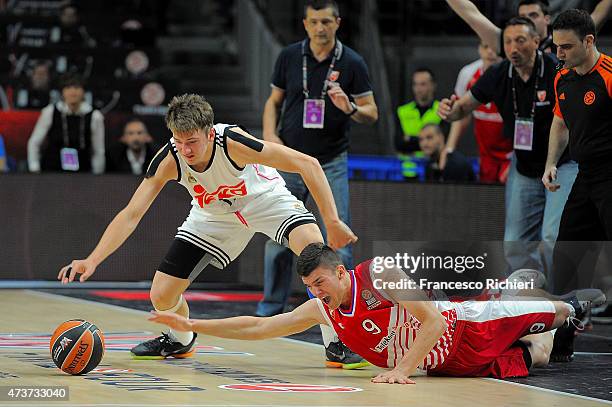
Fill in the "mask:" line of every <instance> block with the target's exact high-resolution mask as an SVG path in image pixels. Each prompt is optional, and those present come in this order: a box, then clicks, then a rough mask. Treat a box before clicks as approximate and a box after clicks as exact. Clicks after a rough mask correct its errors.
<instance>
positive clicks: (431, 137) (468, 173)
mask: <svg viewBox="0 0 612 407" xmlns="http://www.w3.org/2000/svg"><path fill="white" fill-rule="evenodd" d="M419 147H420V148H421V151H423V154H424V155H425V157H427V158H429V161H428V163H427V165H426V167H425V180H426V181H437V182H474V181H476V175H475V174H474V170H473V169H472V165H471V164H470V161H469V160H468V159H467V158H466V157H465V156H464V155H463V154H461V153H460V152H459V151H453V152H451V153H448V154H447V159H446V166H445V167H444V168H440V166H439V165H438V161H439V159H440V154H441V153H442V151H444V149H445V148H446V145H445V142H444V133H443V132H442V129H441V128H440V126H438V125H437V124H432V123H429V124H426V125H425V126H423V128H422V129H421V131H420V132H419Z"/></svg>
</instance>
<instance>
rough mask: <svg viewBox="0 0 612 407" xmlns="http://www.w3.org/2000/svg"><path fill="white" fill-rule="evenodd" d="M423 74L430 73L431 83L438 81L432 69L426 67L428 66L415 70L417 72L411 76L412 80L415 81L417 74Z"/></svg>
mask: <svg viewBox="0 0 612 407" xmlns="http://www.w3.org/2000/svg"><path fill="white" fill-rule="evenodd" d="M421 72H426V73H428V74H429V76H431V81H432V82H435V81H436V75H434V73H433V71H432V70H431V69H430V68H428V67H426V66H420V67H418V68H417V69H415V70H414V71H413V72H412V76H411V77H410V78H412V79H414V75H416V74H417V73H421Z"/></svg>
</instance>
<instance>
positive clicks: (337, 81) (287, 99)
mask: <svg viewBox="0 0 612 407" xmlns="http://www.w3.org/2000/svg"><path fill="white" fill-rule="evenodd" d="M303 23H304V28H305V30H306V32H307V34H308V38H306V39H304V40H302V41H300V42H297V43H294V44H291V45H289V46H287V47H286V48H285V49H283V50H282V51H281V53H280V55H279V56H278V59H277V60H276V65H275V67H274V74H273V76H272V84H271V85H272V92H271V94H270V97H269V98H268V100H267V101H266V104H265V107H264V113H263V137H264V140H266V141H271V142H275V143H280V144H284V145H286V146H288V147H291V148H293V149H294V150H298V151H300V152H302V153H306V154H308V155H310V156H313V157H315V158H316V159H318V160H319V162H320V163H321V166H322V167H323V170H324V171H325V175H326V177H327V180H328V182H329V184H330V187H331V189H332V192H333V195H334V200H335V202H336V207H337V208H338V215H339V217H340V219H341V220H342V221H343V222H344V223H346V224H347V225H350V210H349V189H348V167H347V153H346V152H347V149H348V145H349V139H348V132H349V128H350V125H351V123H352V122H358V123H366V124H372V123H374V122H376V120H377V119H378V110H377V107H376V103H375V102H374V96H373V92H372V86H371V85H370V79H369V77H368V69H367V66H366V64H365V61H364V60H363V58H362V57H361V56H360V55H359V54H357V52H355V51H354V50H352V49H351V48H349V47H347V46H346V45H344V44H342V43H341V42H340V41H339V40H338V39H337V38H336V31H337V30H338V28H339V26H340V17H339V11H338V5H337V4H336V2H335V1H333V0H309V1H307V2H306V5H305V7H304V20H303ZM281 107H283V114H282V117H280V128H279V129H278V131H277V125H278V124H279V116H280V111H281ZM281 175H282V176H283V178H284V179H285V182H286V184H287V188H288V189H289V191H291V193H292V194H294V195H295V196H296V197H297V198H298V199H300V200H302V201H306V200H307V199H308V195H309V191H308V188H307V186H306V185H305V184H304V182H303V180H302V178H301V177H300V176H299V174H298V175H295V174H288V173H281ZM320 226H321V231H322V232H323V236H325V226H329V225H320ZM338 253H339V254H340V256H341V257H342V260H343V261H344V262H345V264H347V266H348V267H352V264H353V259H352V253H351V248H350V247H349V246H347V247H344V248H343V249H340V250H338ZM292 259H293V255H292V253H291V251H290V250H289V249H287V248H283V247H281V246H279V245H278V244H277V243H275V242H273V241H272V240H270V241H268V242H267V243H266V254H265V259H264V261H265V263H264V298H263V300H262V301H261V302H260V303H259V305H258V307H257V315H258V316H271V315H275V314H280V313H282V312H283V310H284V307H285V305H286V303H287V299H288V297H289V293H290V290H291V276H292V270H291V264H292ZM321 330H322V332H323V342H324V344H325V346H326V350H327V352H326V354H327V356H328V362H330V360H331V359H334V360H336V361H338V360H340V359H342V360H343V361H345V360H348V359H350V358H349V357H347V358H345V357H344V356H343V355H349V352H350V350H349V349H348V348H346V349H342V348H340V347H338V346H337V344H338V343H339V342H337V341H335V339H336V338H334V336H335V334H334V333H333V331H332V330H331V329H330V328H328V327H324V326H322V327H321ZM332 348H333V349H332ZM334 355H338V356H339V357H336V356H334ZM353 355H354V354H353ZM357 356H358V355H357ZM359 360H361V358H360V357H359ZM343 364H344V365H343ZM349 364H351V365H352V363H350V362H349V363H348V364H346V363H345V362H342V363H335V362H333V361H331V362H330V363H328V364H327V365H328V366H333V367H345V368H347V367H349ZM357 365H358V364H357Z"/></svg>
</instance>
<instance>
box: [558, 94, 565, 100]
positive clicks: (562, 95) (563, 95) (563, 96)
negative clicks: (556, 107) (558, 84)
mask: <svg viewBox="0 0 612 407" xmlns="http://www.w3.org/2000/svg"><path fill="white" fill-rule="evenodd" d="M559 100H565V92H563V93H562V94H561V96H559Z"/></svg>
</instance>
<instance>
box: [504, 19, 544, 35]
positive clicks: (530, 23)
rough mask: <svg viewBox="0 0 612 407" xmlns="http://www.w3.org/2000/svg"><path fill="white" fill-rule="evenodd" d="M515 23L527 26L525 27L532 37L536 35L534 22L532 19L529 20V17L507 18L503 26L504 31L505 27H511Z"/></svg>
mask: <svg viewBox="0 0 612 407" xmlns="http://www.w3.org/2000/svg"><path fill="white" fill-rule="evenodd" d="M515 25H524V26H527V28H528V29H529V33H530V34H531V35H532V36H534V37H537V36H538V31H537V30H536V26H535V24H534V23H533V21H531V20H530V19H528V18H526V17H512V18H511V19H510V20H508V22H507V23H506V25H505V26H504V31H506V28H508V27H512V26H515ZM502 35H503V31H502Z"/></svg>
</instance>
